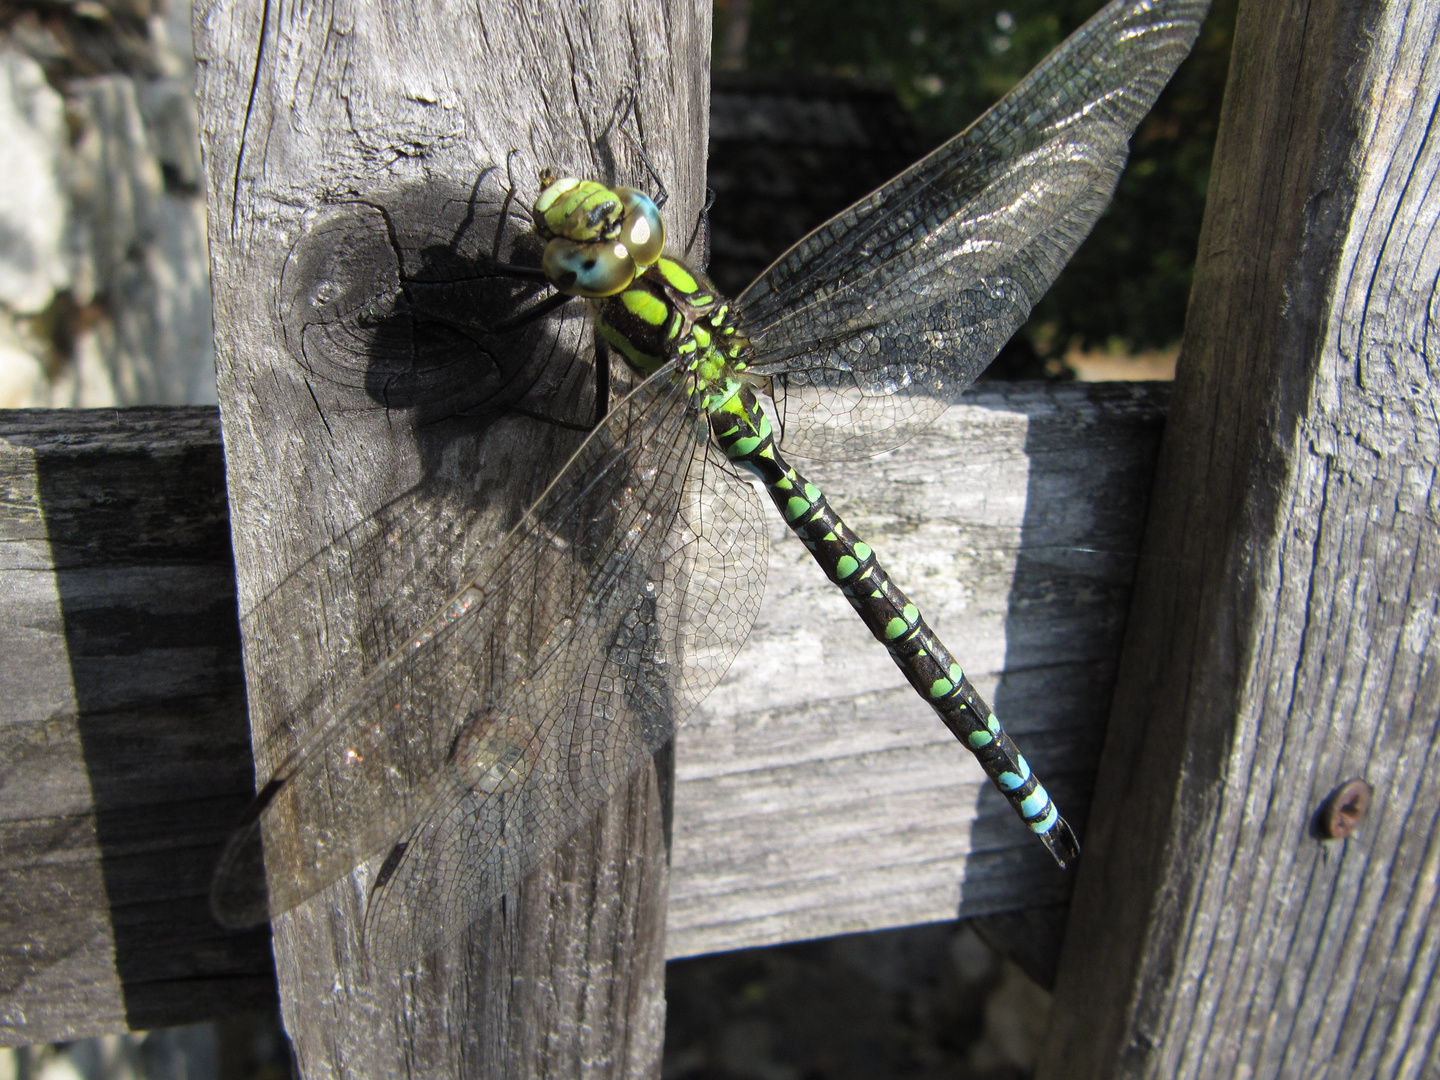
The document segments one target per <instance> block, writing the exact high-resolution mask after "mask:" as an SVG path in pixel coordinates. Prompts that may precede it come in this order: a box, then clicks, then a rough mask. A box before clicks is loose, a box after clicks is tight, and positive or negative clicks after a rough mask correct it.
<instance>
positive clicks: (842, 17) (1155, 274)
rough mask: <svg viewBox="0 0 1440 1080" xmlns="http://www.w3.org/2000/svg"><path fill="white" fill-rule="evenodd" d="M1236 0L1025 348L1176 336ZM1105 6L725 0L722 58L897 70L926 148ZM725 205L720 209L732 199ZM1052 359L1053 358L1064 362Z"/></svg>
mask: <svg viewBox="0 0 1440 1080" xmlns="http://www.w3.org/2000/svg"><path fill="white" fill-rule="evenodd" d="M1236 3H1237V0H1215V3H1214V7H1213V9H1212V11H1211V14H1210V17H1209V19H1208V20H1207V21H1206V23H1205V26H1204V29H1203V30H1202V32H1201V36H1200V40H1199V42H1198V43H1197V44H1196V47H1195V51H1194V52H1193V54H1192V55H1191V56H1190V58H1189V59H1188V60H1187V61H1186V62H1185V64H1184V65H1183V66H1182V67H1181V68H1180V70H1179V72H1178V73H1177V74H1176V76H1175V78H1174V80H1173V81H1172V82H1171V83H1170V85H1169V86H1168V87H1167V88H1166V90H1165V92H1164V94H1163V95H1162V96H1161V98H1160V101H1159V103H1158V104H1157V105H1156V107H1155V110H1154V111H1153V112H1152V113H1151V114H1150V116H1149V117H1147V118H1146V120H1145V121H1144V122H1143V123H1142V124H1141V126H1140V129H1139V131H1138V132H1137V133H1136V135H1135V138H1134V140H1133V142H1132V144H1131V154H1130V165H1129V167H1128V168H1127V169H1126V171H1125V175H1124V176H1123V177H1122V179H1121V181H1120V186H1119V189H1118V190H1117V192H1116V196H1115V202H1114V204H1113V205H1112V206H1111V207H1110V209H1109V211H1108V212H1107V213H1106V214H1105V216H1104V217H1103V218H1102V219H1101V221H1100V222H1099V224H1098V225H1097V226H1096V228H1095V231H1094V233H1093V234H1092V235H1091V237H1090V239H1089V240H1088V241H1086V243H1085V245H1084V246H1083V247H1082V248H1081V249H1080V251H1079V252H1078V253H1077V254H1076V256H1075V258H1074V260H1073V261H1072V262H1071V264H1070V266H1069V268H1068V269H1067V271H1066V272H1065V273H1064V274H1062V275H1061V277H1060V279H1059V281H1058V282H1057V283H1056V284H1055V286H1054V288H1052V289H1051V290H1050V292H1049V294H1048V295H1047V296H1046V297H1045V298H1044V299H1043V300H1042V301H1041V302H1040V304H1039V305H1038V306H1037V308H1036V309H1035V312H1034V315H1033V316H1032V318H1031V321H1030V323H1029V324H1028V325H1027V326H1026V327H1025V329H1024V330H1023V331H1022V333H1021V335H1020V337H1022V338H1023V339H1024V340H1023V341H1020V342H1017V343H1016V344H1017V346H1018V347H1019V349H1020V350H1021V351H1022V352H1023V351H1025V350H1027V349H1029V350H1033V351H1034V354H1035V355H1037V356H1038V357H1040V358H1041V359H1045V358H1054V357H1058V356H1060V355H1061V354H1063V353H1064V352H1065V351H1066V349H1067V348H1070V347H1072V346H1075V345H1079V346H1081V347H1086V348H1089V347H1097V346H1113V345H1115V344H1117V343H1118V344H1121V345H1123V346H1124V347H1127V348H1130V349H1134V350H1139V349H1147V348H1159V347H1165V346H1169V345H1173V344H1174V343H1175V342H1177V341H1178V340H1179V338H1180V335H1181V332H1182V330H1183V327H1184V320H1185V307H1186V304H1187V303H1188V300H1189V294H1190V280H1191V276H1192V274H1193V270H1194V265H1195V246H1196V241H1197V239H1198V237H1199V233H1200V221H1201V217H1202V215H1203V214H1204V208H1205V192H1206V188H1207V186H1208V185H1209V180H1210V158H1211V153H1212V151H1213V148H1214V142H1215V130H1216V126H1217V123H1218V120H1219V113H1220V100H1221V97H1222V96H1223V93H1224V88H1225V77H1226V72H1227V69H1228V67H1229V61H1230V43H1231V38H1232V35H1233V30H1234V23H1235V6H1236ZM1100 6H1101V5H1100V4H1099V3H1097V2H1096V0H1005V2H997V0H892V2H890V3H886V4H872V3H865V2H855V0H839V2H837V0H719V2H717V4H716V9H715V18H716V33H715V41H716V63H717V67H721V68H729V69H739V70H743V71H745V72H750V73H769V74H770V76H771V77H774V76H775V75H776V74H777V73H786V75H788V76H790V77H794V76H795V75H797V74H804V75H809V76H828V77H832V78H833V77H841V78H847V79H855V80H861V81H863V82H865V83H868V84H869V85H875V84H877V83H878V84H880V85H883V86H887V87H889V88H891V89H892V90H893V92H894V94H895V96H896V97H897V98H898V99H899V101H900V103H901V105H902V106H903V107H904V109H905V110H906V111H907V112H908V114H909V117H910V121H911V122H912V123H913V130H914V133H915V137H916V140H917V142H916V146H917V149H918V150H919V152H924V151H927V150H929V149H931V148H933V147H934V146H936V145H938V144H939V143H941V142H943V141H944V140H945V139H948V138H949V137H950V136H952V135H954V134H956V133H957V132H959V131H961V130H962V129H963V128H964V127H966V126H967V125H968V124H969V123H970V122H971V121H972V120H973V119H974V118H975V117H977V116H979V115H980V113H981V112H983V111H984V110H985V109H986V108H988V107H989V106H990V105H991V104H993V103H994V101H995V100H996V99H997V98H999V97H1000V96H1001V95H1002V94H1004V93H1005V92H1006V91H1007V90H1008V89H1009V88H1010V87H1011V86H1013V85H1014V84H1015V83H1016V82H1017V81H1018V80H1019V79H1020V78H1021V77H1022V76H1024V75H1025V73H1026V72H1028V71H1029V70H1030V69H1031V68H1032V67H1034V66H1035V64H1036V63H1038V62H1039V61H1040V60H1041V59H1042V58H1043V57H1044V56H1045V55H1046V54H1047V53H1048V52H1049V51H1050V50H1051V49H1053V48H1054V47H1055V46H1056V45H1058V44H1059V43H1060V42H1061V41H1062V40H1064V38H1065V37H1066V36H1067V35H1068V34H1070V33H1071V32H1072V31H1073V30H1075V29H1076V28H1078V27H1079V26H1080V24H1081V23H1083V22H1084V21H1085V19H1087V18H1089V17H1090V15H1092V14H1094V12H1095V11H1096V10H1098V9H1099V7H1100ZM742 31H743V32H742ZM717 85H718V84H717ZM916 156H918V154H917V155H916ZM713 158H714V150H713V148H712V161H713ZM866 190H868V187H862V188H861V189H860V190H859V191H858V192H856V193H855V195H852V196H851V198H852V199H853V198H854V197H858V195H860V194H863V193H864V191H866ZM842 205H843V204H842ZM840 208H841V207H839V206H836V207H833V208H830V209H829V213H833V212H834V211H835V210H838V209H840ZM714 212H715V214H717V215H723V213H724V212H725V211H724V207H723V202H722V203H717V206H716V209H715V211H714ZM826 216H828V214H827V215H826ZM820 220H823V217H822V218H821V219H820ZM816 223H818V222H816ZM789 239H790V240H794V239H796V237H790V238H789ZM1013 351H1014V350H1013V349H1012V352H1013ZM1003 362H1004V360H1003V358H1002V364H1003ZM1050 367H1051V370H1052V373H1053V371H1054V370H1055V369H1056V365H1055V364H1053V363H1052V364H1051V365H1050Z"/></svg>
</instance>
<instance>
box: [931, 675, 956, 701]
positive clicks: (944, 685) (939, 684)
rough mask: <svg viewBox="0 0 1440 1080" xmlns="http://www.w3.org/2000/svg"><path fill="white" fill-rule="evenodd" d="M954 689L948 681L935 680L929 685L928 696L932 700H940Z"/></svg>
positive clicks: (953, 685)
mask: <svg viewBox="0 0 1440 1080" xmlns="http://www.w3.org/2000/svg"><path fill="white" fill-rule="evenodd" d="M954 689H955V684H954V683H952V682H951V681H950V680H949V679H936V680H935V681H934V682H933V683H931V684H930V696H931V697H932V698H942V697H944V696H945V695H946V694H948V693H950V691H951V690H954Z"/></svg>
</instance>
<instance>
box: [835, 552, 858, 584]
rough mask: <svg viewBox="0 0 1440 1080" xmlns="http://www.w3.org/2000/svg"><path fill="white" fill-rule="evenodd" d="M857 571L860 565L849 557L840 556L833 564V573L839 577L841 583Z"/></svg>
mask: <svg viewBox="0 0 1440 1080" xmlns="http://www.w3.org/2000/svg"><path fill="white" fill-rule="evenodd" d="M859 569H860V564H859V563H858V562H856V561H855V560H854V559H852V558H851V557H850V556H849V555H841V556H840V558H839V559H837V560H836V562H835V573H836V574H838V575H839V576H840V580H841V581H844V580H845V579H846V578H848V577H849V576H850V575H851V574H853V573H855V571H856V570H859Z"/></svg>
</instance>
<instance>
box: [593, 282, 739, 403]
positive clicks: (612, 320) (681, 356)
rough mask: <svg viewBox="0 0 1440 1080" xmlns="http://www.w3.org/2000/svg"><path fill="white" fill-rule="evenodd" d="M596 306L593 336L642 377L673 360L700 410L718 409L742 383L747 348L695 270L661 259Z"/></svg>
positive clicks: (727, 310)
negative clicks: (688, 376) (689, 376)
mask: <svg viewBox="0 0 1440 1080" xmlns="http://www.w3.org/2000/svg"><path fill="white" fill-rule="evenodd" d="M594 303H595V306H596V312H597V317H596V321H595V322H596V330H597V332H598V333H599V334H600V336H601V337H603V338H604V339H605V340H606V341H607V342H609V343H610V344H611V345H613V346H614V347H615V348H617V349H619V350H620V352H621V353H622V354H623V355H624V357H625V359H626V360H627V361H629V363H630V364H631V366H632V367H634V368H635V369H636V370H637V371H639V372H640V373H641V374H643V375H649V374H651V373H652V372H654V371H655V370H656V369H657V368H659V367H660V366H661V365H662V364H664V363H665V362H666V361H668V360H671V359H672V358H673V359H675V360H677V361H679V364H680V366H681V367H682V368H683V369H685V370H687V371H689V372H691V373H693V377H694V380H695V389H694V390H693V391H692V393H693V394H695V395H697V396H698V397H699V398H700V407H701V408H702V409H706V410H707V411H709V410H711V409H713V408H717V407H719V405H720V404H721V403H722V402H723V401H725V400H727V399H728V398H730V397H733V396H734V394H735V392H736V391H737V390H738V389H739V388H740V386H741V385H742V384H743V383H744V382H745V381H746V378H745V377H744V376H742V374H741V373H742V372H743V371H744V370H745V357H746V355H747V354H748V352H749V349H750V343H749V342H748V341H747V340H746V339H745V337H744V336H743V335H742V334H741V333H740V332H739V331H738V330H737V328H736V326H735V323H734V321H733V319H732V318H731V313H730V305H729V303H728V302H727V301H725V300H724V299H723V298H722V297H721V296H720V295H719V294H718V293H717V292H716V291H715V287H714V286H713V285H712V284H711V283H710V281H709V279H708V278H706V277H705V275H704V274H702V273H700V272H699V271H698V270H693V269H691V268H690V267H688V266H686V265H684V264H683V263H680V262H676V261H675V260H674V259H668V258H662V259H660V260H659V261H658V262H656V263H655V264H654V265H653V266H647V267H646V268H645V269H644V270H643V271H642V272H641V273H640V274H638V275H637V276H636V278H635V280H634V281H632V282H631V283H630V285H629V286H628V287H627V288H626V289H624V290H623V291H621V292H620V293H617V294H616V295H614V296H607V297H605V298H603V299H601V300H596V301H594Z"/></svg>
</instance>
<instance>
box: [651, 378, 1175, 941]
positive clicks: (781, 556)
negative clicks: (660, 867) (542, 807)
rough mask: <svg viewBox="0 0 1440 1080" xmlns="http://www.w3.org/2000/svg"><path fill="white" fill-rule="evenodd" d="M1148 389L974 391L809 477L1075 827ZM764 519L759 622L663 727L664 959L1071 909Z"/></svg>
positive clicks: (1064, 883) (882, 662) (904, 689)
mask: <svg viewBox="0 0 1440 1080" xmlns="http://www.w3.org/2000/svg"><path fill="white" fill-rule="evenodd" d="M1162 393H1163V391H1162V390H1159V389H1136V388H1132V387H1127V386H1117V387H1108V388H1097V387H1064V388H1053V387H1036V386H1029V385H1019V386H1008V387H1007V386H1002V385H1000V384H995V385H989V386H984V387H982V388H980V389H978V390H976V391H974V392H973V393H972V395H970V396H968V397H967V399H966V400H967V401H968V402H970V403H969V404H966V405H962V406H960V407H957V408H952V409H950V410H949V411H947V412H946V413H945V415H944V416H942V417H941V419H940V421H939V422H938V423H937V424H936V425H935V427H934V428H932V429H931V430H930V431H929V432H927V433H926V434H925V435H923V436H922V437H920V438H918V439H916V440H914V441H913V442H911V443H909V444H907V445H905V446H902V447H901V448H899V449H898V450H896V451H894V452H892V453H891V454H888V455H886V456H885V457H884V458H882V459H880V460H878V461H876V462H873V463H866V464H863V465H859V466H856V465H841V464H836V463H830V462H811V463H808V467H807V469H806V473H807V475H808V476H810V477H811V479H813V480H814V481H815V482H816V483H817V484H819V485H820V487H821V488H822V489H823V490H824V491H826V492H827V493H828V494H829V496H830V498H831V500H832V501H833V502H834V503H835V505H836V507H837V509H838V510H840V512H841V513H842V514H844V516H845V518H846V520H847V521H848V522H850V523H851V524H852V527H854V528H855V529H856V530H857V531H858V532H859V533H860V534H861V535H862V536H865V537H866V538H867V539H868V540H869V541H870V542H871V543H872V544H873V545H874V546H875V548H876V550H877V551H878V552H879V553H880V555H881V557H882V558H883V559H884V560H885V563H886V565H887V566H888V567H890V568H891V572H892V573H893V574H894V575H895V577H896V580H898V581H902V582H904V583H905V587H906V589H907V590H908V591H909V593H910V595H911V596H912V597H914V598H915V600H916V603H917V604H919V605H920V606H921V610H923V611H925V612H926V618H927V619H929V620H931V624H932V625H933V626H935V628H936V630H937V632H938V633H940V634H941V635H942V637H943V638H944V639H945V640H946V641H947V642H949V643H950V644H951V647H952V648H954V649H956V650H957V652H958V654H959V655H960V656H961V657H963V660H964V663H965V665H966V670H967V673H968V674H969V675H970V677H971V678H972V679H973V680H975V681H976V683H977V685H978V686H979V687H980V688H981V690H982V692H985V693H988V694H990V695H991V697H990V700H992V701H993V702H994V704H995V709H996V711H997V713H998V714H999V715H1000V716H1001V717H1002V718H1003V719H1004V721H1005V723H1006V726H1007V728H1008V729H1009V730H1011V731H1012V732H1013V733H1014V735H1015V738H1016V740H1017V741H1018V742H1019V743H1020V745H1021V746H1022V748H1023V749H1024V750H1025V753H1026V755H1027V757H1029V759H1030V760H1031V762H1032V763H1033V764H1034V765H1035V768H1036V770H1037V772H1038V773H1039V774H1040V775H1041V776H1042V777H1044V778H1045V783H1046V786H1047V787H1048V788H1049V789H1050V790H1051V791H1052V793H1053V794H1054V796H1055V799H1056V800H1057V802H1058V803H1059V805H1061V806H1062V807H1063V808H1064V810H1065V813H1066V815H1067V816H1068V817H1071V818H1073V819H1075V820H1079V821H1082V822H1083V820H1084V817H1085V803H1086V800H1087V798H1088V794H1089V791H1090V787H1091V784H1092V775H1093V770H1094V767H1095V762H1096V759H1097V758H1098V755H1099V741H1100V738H1101V734H1102V732H1103V717H1104V715H1105V713H1106V710H1107V708H1108V705H1109V690H1110V685H1111V682H1112V680H1113V675H1114V662H1115V655H1116V650H1117V648H1118V643H1119V640H1120V634H1121V630H1122V617H1121V612H1122V611H1123V608H1124V604H1125V600H1126V598H1127V597H1128V594H1129V582H1130V580H1131V579H1132V576H1133V574H1134V557H1135V552H1136V550H1137V545H1138V535H1139V534H1138V529H1137V522H1138V520H1139V515H1140V514H1141V513H1142V512H1143V506H1144V500H1145V498H1146V492H1147V491H1148V481H1149V468H1150V460H1151V459H1150V456H1149V454H1150V450H1151V448H1152V447H1153V445H1154V444H1153V443H1152V442H1151V440H1152V439H1154V438H1155V437H1157V436H1158V431H1159V423H1158V413H1157V411H1156V402H1157V400H1158V398H1159V397H1160V395H1161V394H1162ZM772 532H773V535H772V537H771V565H770V576H769V580H768V583H767V590H766V599H765V603H764V606H763V607H762V608H761V612H760V617H759V620H758V622H757V624H756V628H755V633H754V636H753V638H752V640H751V641H750V642H749V643H748V644H747V645H746V647H745V648H744V649H743V650H742V651H741V653H740V655H739V656H738V657H737V659H736V661H735V664H734V666H733V667H732V669H731V671H730V674H729V675H727V676H726V677H725V679H724V680H723V681H722V682H721V684H720V686H719V687H718V688H717V689H716V690H715V692H714V693H713V694H712V695H711V696H710V699H709V701H707V703H706V706H705V711H704V713H703V715H702V716H701V717H700V718H699V719H698V720H696V721H692V722H691V723H690V724H689V725H687V726H686V727H685V728H684V729H683V730H682V731H681V733H680V736H679V739H678V754H677V758H678V767H677V768H678V780H679V783H678V786H677V792H676V809H675V816H676V841H675V843H676V850H675V870H674V874H673V876H672V881H671V891H670V945H669V950H670V953H671V955H677V956H683V955H690V954H693V953H699V952H708V951H715V950H719V949H725V948H735V947H737V944H738V943H739V942H742V941H743V942H745V943H747V944H762V943H771V942H777V941H784V940H794V939H796V938H799V937H814V936H821V935H827V934H838V933H845V932H848V931H852V930H861V929H876V928H879V927H884V926H899V925H905V924H909V923H915V922H925V921H935V920H939V919H947V918H954V917H955V915H956V914H957V912H958V913H959V914H962V915H984V914H988V913H990V912H994V911H1004V910H1013V909H1015V908H1018V907H1039V906H1046V905H1054V904H1063V903H1064V902H1065V900H1066V897H1067V894H1068V890H1069V887H1070V883H1071V876H1070V875H1067V874H1065V873H1063V872H1061V871H1059V870H1057V869H1056V867H1055V865H1054V863H1053V862H1052V861H1051V859H1050V857H1049V856H1048V855H1047V854H1046V853H1045V851H1044V850H1043V849H1042V848H1041V847H1040V846H1039V845H1038V844H1036V843H1034V841H1033V840H1032V838H1031V837H1029V836H1028V834H1026V832H1025V831H1024V830H1023V829H1020V828H1016V827H1015V823H1014V822H1013V821H1012V820H1011V817H1013V814H1011V816H1010V817H1007V816H1006V815H1007V813H1010V811H1009V807H1008V806H1007V805H1006V804H1005V802H1004V801H1003V800H1002V799H1001V798H1000V797H999V796H998V794H997V793H995V792H993V791H992V790H991V789H990V787H989V785H988V783H987V782H986V780H985V777H984V775H983V773H982V772H981V771H980V769H979V767H978V765H976V764H975V762H974V760H973V758H971V757H970V755H969V754H967V753H966V752H965V751H964V750H963V749H962V748H961V747H960V746H959V745H958V744H956V743H955V741H954V739H953V738H952V737H951V736H950V735H949V734H948V733H947V732H946V731H945V729H944V728H943V727H942V726H940V725H938V724H936V723H935V722H934V715H933V714H932V713H931V712H930V710H929V709H928V707H927V706H926V705H925V703H924V702H923V701H921V700H919V698H917V697H916V696H915V694H914V692H913V691H912V690H911V689H910V687H909V686H908V684H906V683H905V682H904V680H903V677H902V676H901V675H900V674H899V672H898V671H897V670H896V668H895V666H894V664H893V663H891V661H890V658H889V656H888V655H887V654H886V652H885V650H884V649H882V648H880V647H879V646H878V645H876V644H875V642H874V641H873V640H872V639H871V638H870V637H869V635H868V634H866V633H865V631H864V629H863V627H861V626H860V625H859V624H858V623H857V622H856V620H855V615H854V612H853V611H852V610H851V609H850V607H849V605H848V604H846V603H845V601H844V599H843V597H841V596H840V595H839V594H838V593H837V591H836V590H835V589H834V588H833V587H832V586H831V585H830V584H829V583H828V582H827V581H826V580H825V578H824V576H823V575H822V574H820V573H819V571H818V570H817V569H816V568H815V567H814V565H813V564H812V563H811V561H810V558H809V555H808V553H807V552H806V551H805V549H804V548H803V547H802V546H801V545H800V544H798V543H796V542H795V540H794V538H793V537H791V536H789V535H788V534H787V532H786V530H785V528H784V526H783V525H782V524H780V523H779V521H778V519H777V521H776V522H775V524H774V526H773V528H772ZM797 676H798V677H797Z"/></svg>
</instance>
